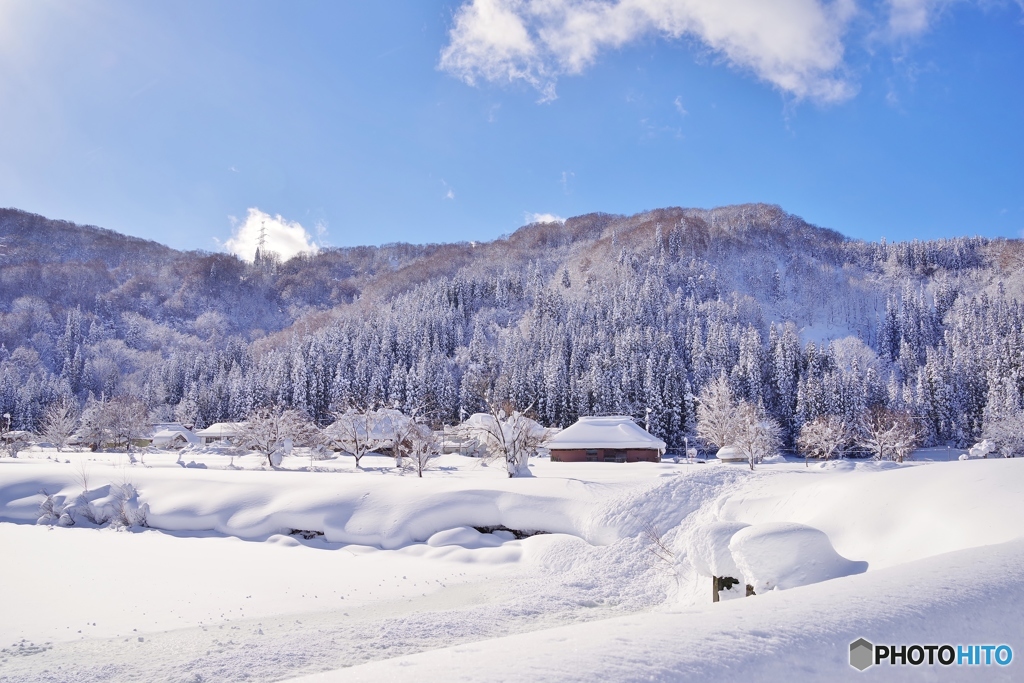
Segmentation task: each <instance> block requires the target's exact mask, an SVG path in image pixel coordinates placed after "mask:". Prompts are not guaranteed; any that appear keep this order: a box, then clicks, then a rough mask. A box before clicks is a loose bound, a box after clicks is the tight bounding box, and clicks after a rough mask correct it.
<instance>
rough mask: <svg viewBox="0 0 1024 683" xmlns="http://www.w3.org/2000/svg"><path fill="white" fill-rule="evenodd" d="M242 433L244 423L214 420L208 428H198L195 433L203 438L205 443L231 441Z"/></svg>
mask: <svg viewBox="0 0 1024 683" xmlns="http://www.w3.org/2000/svg"><path fill="white" fill-rule="evenodd" d="M241 433H242V424H241V423H239V422H214V423H213V424H212V425H210V426H209V427H207V428H206V429H200V430H198V431H197V432H196V433H195V435H196V436H198V437H199V438H200V439H202V440H203V444H204V445H205V444H209V443H213V442H215V441H231V440H232V439H234V438H236V437H238V436H239V435H240V434H241Z"/></svg>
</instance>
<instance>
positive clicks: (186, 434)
mask: <svg viewBox="0 0 1024 683" xmlns="http://www.w3.org/2000/svg"><path fill="white" fill-rule="evenodd" d="M201 443H202V439H200V437H198V436H197V435H195V434H194V433H192V431H191V430H190V429H186V428H185V427H181V426H178V427H171V428H166V429H161V430H159V431H158V432H156V433H155V434H153V436H152V438H151V440H150V445H152V446H153V447H154V448H184V447H185V446H188V445H193V446H198V445H200V444H201Z"/></svg>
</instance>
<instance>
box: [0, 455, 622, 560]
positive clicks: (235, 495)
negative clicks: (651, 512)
mask: <svg viewBox="0 0 1024 683" xmlns="http://www.w3.org/2000/svg"><path fill="white" fill-rule="evenodd" d="M105 473H106V476H108V477H112V475H114V472H113V471H111V470H109V469H106V470H104V469H100V468H97V469H96V470H94V471H93V473H92V475H91V476H92V481H93V482H95V484H101V483H102V485H103V486H106V485H107V484H106V482H105V481H104V480H103V479H102V477H103V476H104V474H105ZM117 476H122V475H121V473H120V472H117ZM131 477H132V484H133V485H134V488H135V489H136V490H137V491H138V505H140V506H142V505H145V506H146V509H147V513H146V520H147V524H148V525H149V526H150V527H153V528H157V529H164V530H167V531H188V532H195V531H216V532H219V533H222V534H226V535H230V536H237V537H239V538H245V539H259V538H266V537H268V536H270V535H272V534H276V533H282V532H283V533H290V532H291V530H293V529H301V530H307V531H318V532H322V533H323V534H324V538H325V540H327V541H329V542H334V543H348V544H356V545H367V546H376V547H379V548H400V547H403V546H406V545H409V544H411V543H418V542H423V541H426V540H427V539H429V538H430V537H431V536H433V535H434V534H436V533H437V532H439V531H444V530H447V529H454V528H456V527H485V526H494V527H497V526H504V527H507V528H509V529H530V530H534V531H548V532H553V533H564V534H571V535H574V536H578V537H580V538H583V539H584V540H586V541H587V542H588V543H591V544H596V545H607V544H610V543H614V542H615V541H616V540H618V539H619V538H620V537H621V534H620V529H619V528H618V527H617V526H612V525H609V524H607V523H605V522H602V521H600V520H599V519H598V518H599V517H600V511H601V510H603V508H604V503H605V502H606V501H607V500H608V499H609V498H610V497H614V496H615V495H617V494H619V492H620V491H621V490H622V489H623V488H629V487H628V486H609V485H597V484H591V483H582V482H578V481H575V480H568V479H539V478H528V479H509V478H507V477H502V476H495V477H493V478H486V479H484V478H477V479H473V480H471V481H468V482H467V481H466V480H457V479H430V480H424V479H419V478H416V477H399V476H389V477H381V476H379V475H376V474H373V473H370V472H358V473H312V472H273V471H235V470H227V471H225V470H214V469H193V468H190V467H188V466H187V465H186V466H185V467H176V468H173V469H171V468H166V469H158V468H135V469H132V470H131ZM107 481H109V480H107ZM93 488H99V487H98V486H93ZM44 490H45V491H46V492H47V493H48V494H54V495H56V496H58V497H62V499H66V500H73V499H75V498H76V497H78V496H79V494H81V493H82V486H81V484H80V483H79V482H78V480H77V476H76V472H75V470H74V469H73V468H72V467H69V466H66V465H62V464H55V463H51V462H46V463H38V462H37V463H29V464H25V465H22V466H19V467H16V468H15V467H9V468H5V472H4V477H3V480H2V482H0V521H13V522H23V523H24V522H28V523H34V522H35V521H36V520H37V519H38V518H39V516H40V505H41V504H42V503H43V502H44V501H45V500H46V495H47V494H44V493H41V491H44ZM108 517H109V516H108Z"/></svg>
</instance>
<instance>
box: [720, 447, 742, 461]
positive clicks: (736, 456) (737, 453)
mask: <svg viewBox="0 0 1024 683" xmlns="http://www.w3.org/2000/svg"><path fill="white" fill-rule="evenodd" d="M715 457H716V458H718V459H719V460H721V461H722V462H747V460H748V458H747V456H746V455H745V454H744V453H743V451H741V450H740V449H738V448H736V447H735V446H722V447H721V448H719V449H718V453H717V454H716V455H715Z"/></svg>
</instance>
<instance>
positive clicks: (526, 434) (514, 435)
mask: <svg viewBox="0 0 1024 683" xmlns="http://www.w3.org/2000/svg"><path fill="white" fill-rule="evenodd" d="M532 407H533V406H532V404H531V406H530V407H529V408H527V409H526V410H525V411H522V412H520V411H517V410H516V409H515V408H514V407H513V406H512V405H511V404H505V405H504V406H499V405H498V404H497V403H494V402H491V401H488V403H487V408H488V412H487V413H478V414H477V415H475V416H472V417H471V418H470V420H469V421H468V422H467V423H466V424H465V425H464V427H465V431H466V433H467V434H468V435H470V436H471V437H473V438H475V439H476V440H477V441H479V442H480V444H481V445H483V446H484V448H485V449H486V450H487V452H488V453H490V454H491V455H493V456H495V457H499V458H502V459H503V460H504V461H505V469H506V471H507V472H508V476H509V477H516V476H528V475H529V469H528V466H529V459H530V456H531V455H533V454H535V453H536V452H537V449H538V448H539V447H540V446H541V444H543V443H544V439H545V437H546V431H545V429H544V428H543V427H541V426H540V424H538V423H537V422H536V421H534V420H532V419H530V418H529V417H527V416H526V414H525V413H527V412H529V411H530V409H531V408H532Z"/></svg>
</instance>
